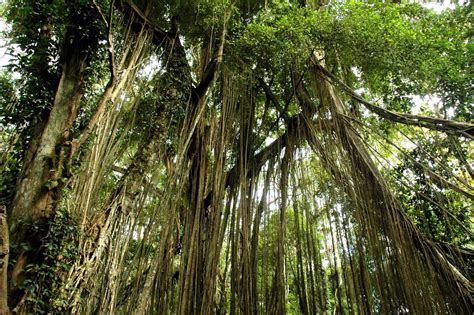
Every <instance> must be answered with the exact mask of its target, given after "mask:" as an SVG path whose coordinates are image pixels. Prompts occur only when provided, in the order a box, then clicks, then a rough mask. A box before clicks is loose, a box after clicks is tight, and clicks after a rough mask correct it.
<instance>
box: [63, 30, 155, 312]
mask: <svg viewBox="0 0 474 315" xmlns="http://www.w3.org/2000/svg"><path fill="white" fill-rule="evenodd" d="M130 27H131V26H130V25H129V26H128V27H125V29H124V30H123V33H122V34H118V35H117V39H118V40H120V41H122V43H123V45H124V47H125V48H124V49H123V51H120V52H115V53H116V55H115V56H114V60H115V63H114V65H113V67H114V72H115V78H114V80H113V84H110V85H107V86H106V87H105V90H104V93H103V95H102V96H101V97H100V101H99V102H103V104H102V106H103V108H102V109H101V110H100V112H99V111H98V112H97V117H96V118H95V119H96V121H95V123H96V124H95V125H96V126H97V127H96V128H95V129H94V126H91V131H92V132H91V135H88V137H89V138H91V139H92V140H91V147H90V149H89V150H87V151H86V154H85V156H84V157H83V161H84V162H83V164H82V166H81V169H82V171H81V172H80V173H79V174H80V175H78V176H77V177H76V178H74V179H73V183H72V184H71V187H72V190H71V195H72V196H73V199H72V201H71V202H69V201H67V203H68V204H67V205H66V206H67V208H68V209H69V210H70V211H72V213H73V214H74V215H75V216H76V217H77V218H79V220H80V222H79V223H80V228H81V239H80V242H79V251H80V255H81V259H80V260H78V261H77V262H76V263H75V265H74V266H73V267H72V268H71V270H70V272H69V274H68V276H67V278H66V282H65V284H64V287H63V288H62V289H61V290H62V291H63V294H66V295H67V296H68V299H69V302H70V307H71V310H72V311H73V312H75V313H90V312H94V311H97V310H98V309H97V305H107V306H111V309H110V310H111V311H113V305H115V304H116V303H117V302H116V299H117V294H116V292H117V289H118V275H119V273H120V272H121V271H122V269H121V268H123V260H124V259H125V258H126V255H125V253H126V252H127V249H128V245H129V240H130V237H131V234H130V231H132V230H133V229H132V227H133V226H134V225H135V224H136V221H137V218H138V216H137V212H139V211H140V209H141V208H140V202H142V201H143V199H144V198H145V194H146V189H139V188H142V187H143V186H142V185H141V183H140V182H139V181H137V179H136V178H133V179H131V180H127V179H128V178H122V180H121V181H120V182H119V184H118V187H119V188H115V189H114V190H113V191H112V192H111V193H110V194H109V195H108V197H105V200H99V199H100V198H99V197H100V196H101V193H100V190H101V189H103V188H104V187H103V185H104V178H107V176H108V173H109V172H110V170H111V166H112V165H113V163H114V162H115V160H116V158H117V156H119V155H120V153H121V152H122V150H123V139H124V137H125V136H126V134H127V132H128V130H129V129H130V127H131V123H132V121H127V120H126V119H125V120H124V119H123V117H124V113H133V110H134V108H135V105H136V101H135V99H136V96H135V95H134V94H133V92H132V91H130V90H129V89H128V87H130V86H131V82H132V81H133V80H134V79H135V78H136V75H137V71H138V70H139V69H140V67H141V64H142V62H143V60H144V57H145V56H146V55H147V54H148V48H147V47H149V42H150V39H151V35H152V34H150V33H149V32H147V31H145V30H143V31H142V32H140V33H138V34H133V32H131V29H130ZM99 106H101V104H100V103H99V104H98V105H97V108H99ZM130 116H131V115H130ZM121 120H122V122H121ZM123 121H125V123H124V122H123ZM120 124H122V125H120ZM123 177H126V176H123ZM138 192H140V194H138ZM132 204H133V205H134V207H132ZM128 208H130V209H133V210H134V211H127V210H128ZM122 210H123V211H122ZM111 240H113V241H114V242H111ZM109 245H113V246H109ZM84 294H86V295H87V296H88V299H83V297H84ZM99 301H100V302H99ZM100 310H101V311H106V310H105V309H100Z"/></svg>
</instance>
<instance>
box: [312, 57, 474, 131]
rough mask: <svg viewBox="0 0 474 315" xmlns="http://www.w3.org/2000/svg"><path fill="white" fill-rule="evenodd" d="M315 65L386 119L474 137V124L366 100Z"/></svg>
mask: <svg viewBox="0 0 474 315" xmlns="http://www.w3.org/2000/svg"><path fill="white" fill-rule="evenodd" d="M314 67H315V68H316V69H317V70H318V71H319V72H321V73H322V74H323V75H324V77H325V79H327V81H328V82H330V83H331V84H333V85H336V86H338V87H339V88H340V89H341V90H343V91H344V92H345V93H346V94H348V95H349V96H350V97H352V98H353V99H355V100H356V101H358V102H359V103H361V104H363V105H364V106H365V107H366V108H367V109H368V110H370V111H371V112H374V113H376V114H377V115H379V116H381V117H383V118H385V119H388V120H391V121H394V122H397V123H401V124H405V125H412V126H418V127H424V128H428V129H431V130H436V131H442V132H445V133H448V134H456V135H459V136H464V137H467V138H470V139H472V138H474V125H473V124H469V123H463V122H458V121H454V120H449V119H440V118H434V117H428V116H422V115H412V114H405V113H399V112H394V111H390V110H387V109H384V108H381V107H379V106H377V105H374V104H372V103H370V102H369V101H367V100H365V99H364V98H363V97H362V96H360V95H359V94H357V93H356V92H354V91H353V90H352V89H351V88H350V87H349V86H347V85H346V84H345V83H344V82H342V81H341V80H339V79H338V78H337V77H336V76H335V75H334V74H332V73H331V72H329V71H328V70H326V69H324V68H323V67H322V66H320V65H318V64H314Z"/></svg>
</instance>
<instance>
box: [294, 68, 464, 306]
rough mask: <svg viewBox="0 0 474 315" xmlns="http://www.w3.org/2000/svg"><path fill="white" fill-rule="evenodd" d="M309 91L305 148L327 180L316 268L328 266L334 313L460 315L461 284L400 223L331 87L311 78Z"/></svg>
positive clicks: (453, 272) (444, 263)
mask: <svg viewBox="0 0 474 315" xmlns="http://www.w3.org/2000/svg"><path fill="white" fill-rule="evenodd" d="M313 83H314V85H315V86H314V89H315V90H316V91H317V94H318V96H319V99H320V102H321V107H320V112H319V115H320V117H321V119H319V121H318V124H314V123H311V121H310V120H309V119H307V120H306V121H307V122H308V129H309V130H310V131H309V134H310V137H309V144H310V146H311V147H312V149H313V150H314V152H315V153H316V154H317V155H318V156H319V158H320V164H321V166H322V167H324V169H326V170H327V173H328V174H329V175H330V179H331V185H330V186H329V187H328V188H327V192H326V195H322V196H323V198H322V200H321V198H320V197H319V202H321V201H323V206H322V207H319V208H320V209H319V210H318V211H319V215H318V214H317V213H315V217H316V218H324V217H325V216H326V218H325V220H327V221H326V223H325V224H326V225H327V228H328V229H329V232H327V233H325V235H324V237H325V238H326V239H325V240H324V241H323V246H325V247H326V248H325V249H326V251H325V250H324V249H323V252H325V255H326V258H323V260H322V261H320V264H323V265H324V264H329V265H332V266H333V267H332V274H331V277H333V278H332V282H330V283H329V285H330V287H331V291H330V292H331V294H332V295H334V301H335V302H334V303H336V304H335V305H334V306H333V308H335V309H340V310H342V309H346V308H347V309H353V310H354V309H355V310H356V311H358V312H364V313H366V312H372V311H374V310H376V311H381V312H382V313H388V312H392V311H397V312H405V311H411V312H414V313H433V312H442V313H445V312H447V313H449V312H455V313H459V312H462V311H466V310H467V309H468V307H469V300H468V299H469V297H468V295H466V290H467V289H468V288H466V287H463V286H464V285H465V281H464V279H462V277H458V276H459V275H458V273H457V271H456V270H454V269H453V268H454V267H453V266H451V265H450V264H449V263H448V262H447V261H446V259H445V258H444V257H443V256H442V255H441V254H440V253H439V251H437V249H436V248H433V247H432V245H431V244H429V243H428V242H426V240H425V239H424V237H423V236H422V235H421V234H420V233H419V232H418V230H417V229H416V228H415V227H414V226H413V225H412V224H411V222H410V221H409V220H408V218H407V217H406V216H405V215H404V213H403V210H402V209H401V207H400V204H399V203H398V202H397V200H395V198H394V196H393V195H392V194H391V193H390V191H389V188H388V186H387V185H386V183H385V182H384V179H383V178H382V177H381V175H380V173H379V172H378V170H377V168H376V166H375V164H374V163H373V162H372V161H371V158H370V155H369V154H368V152H367V150H366V149H365V147H364V143H363V142H362V141H361V139H360V138H359V137H358V135H357V133H356V132H355V129H352V127H351V126H350V124H349V122H348V120H346V118H345V111H344V107H343V104H342V102H341V100H340V98H339V97H338V96H337V94H336V93H335V91H334V89H333V87H332V86H330V85H329V83H328V82H326V81H324V79H323V78H322V77H321V76H319V74H318V73H317V72H316V74H315V76H314V77H313ZM302 195H306V196H308V195H307V194H304V193H302ZM313 195H314V194H309V196H313ZM316 195H317V194H316ZM341 196H344V197H343V198H342V197H341ZM328 204H329V205H331V206H330V208H331V210H328V209H327V207H328ZM323 234H324V233H323ZM328 248H329V249H330V250H329V252H333V253H334V254H333V257H332V258H331V257H329V256H328V252H327V249H328ZM316 251H317V250H316ZM301 283H303V282H301ZM316 296H318V295H316ZM313 298H314V296H313ZM322 300H324V299H322ZM326 300H329V301H330V300H331V298H329V299H326ZM308 304H313V305H315V304H317V303H315V302H313V303H308ZM326 306H327V305H326Z"/></svg>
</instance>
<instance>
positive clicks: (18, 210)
mask: <svg viewBox="0 0 474 315" xmlns="http://www.w3.org/2000/svg"><path fill="white" fill-rule="evenodd" d="M81 32H82V31H81V30H80V28H79V26H77V25H76V26H70V27H69V29H68V30H67V31H66V34H65V38H67V39H68V41H67V42H66V44H65V47H64V50H63V52H64V53H63V58H62V60H64V63H63V67H62V74H61V77H60V80H59V84H58V87H57V90H56V92H55V97H54V102H53V104H52V108H51V111H50V114H49V117H48V119H47V121H46V123H45V124H44V127H43V129H42V131H41V132H39V133H38V138H37V139H33V140H32V142H31V144H30V147H29V149H28V152H27V157H28V159H27V160H26V161H25V163H24V165H23V169H22V173H21V178H20V179H19V180H18V183H17V187H16V190H15V196H14V198H13V200H12V203H11V206H10V209H9V215H10V217H9V222H10V229H11V231H10V232H11V234H10V235H11V240H10V242H11V244H12V245H14V246H15V248H17V250H15V251H12V256H11V259H12V261H14V262H15V265H14V268H13V270H12V272H11V282H10V283H12V284H13V283H14V284H15V286H13V285H12V287H11V292H10V295H11V296H14V298H13V299H12V301H11V302H12V303H13V304H12V305H13V306H14V305H15V304H16V303H17V302H18V301H19V300H20V299H21V298H22V293H20V291H18V288H19V287H21V283H22V281H23V280H24V279H23V277H24V267H25V266H26V265H27V264H29V263H32V262H33V261H34V260H37V259H40V256H41V255H39V252H38V251H39V249H40V247H39V246H38V242H39V243H40V242H41V240H42V238H43V237H44V236H45V235H46V233H47V222H48V220H49V219H50V217H51V216H52V214H53V213H54V208H55V206H56V203H57V199H58V196H59V191H60V186H61V184H60V181H61V176H62V164H63V160H62V159H63V157H64V152H62V150H63V148H61V145H62V144H63V143H64V142H65V140H66V139H67V138H68V137H69V134H68V133H69V129H70V128H71V127H72V124H73V122H74V120H75V118H76V116H77V113H78V110H79V103H80V99H81V96H82V86H83V83H84V72H85V69H86V66H87V65H88V62H89V61H88V59H89V58H88V57H89V52H88V49H89V47H91V46H95V43H92V42H90V41H89V39H85V38H84V36H82V33H81ZM32 227H34V228H33V230H35V231H38V232H37V233H36V234H35V235H31V232H29V231H30V229H31V228H32ZM20 244H27V246H28V247H30V248H31V249H30V250H28V251H23V250H20V248H22V246H20ZM18 311H19V312H22V311H25V310H24V309H23V306H21V307H20V308H19V309H18Z"/></svg>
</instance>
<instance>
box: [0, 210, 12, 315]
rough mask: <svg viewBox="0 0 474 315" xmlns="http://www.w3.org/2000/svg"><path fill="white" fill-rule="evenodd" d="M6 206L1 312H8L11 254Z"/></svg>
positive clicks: (0, 239) (0, 246)
mask: <svg viewBox="0 0 474 315" xmlns="http://www.w3.org/2000/svg"><path fill="white" fill-rule="evenodd" d="M6 212H7V211H6V208H5V207H4V206H0V314H8V313H9V309H8V272H7V271H8V258H9V256H10V252H9V251H10V242H9V237H8V236H9V235H8V234H9V231H8V222H7V213H6Z"/></svg>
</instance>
